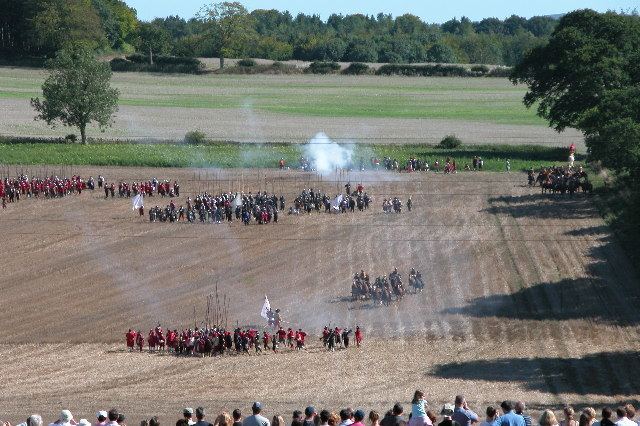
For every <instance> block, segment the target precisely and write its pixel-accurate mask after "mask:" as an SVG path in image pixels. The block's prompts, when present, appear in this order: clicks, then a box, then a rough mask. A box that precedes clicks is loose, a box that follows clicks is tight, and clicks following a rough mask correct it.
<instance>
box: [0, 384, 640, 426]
mask: <svg viewBox="0 0 640 426" xmlns="http://www.w3.org/2000/svg"><path fill="white" fill-rule="evenodd" d="M438 411H439V412H438ZM436 412H438V414H436ZM635 417H636V410H635V407H634V406H633V405H632V404H627V405H624V406H619V407H617V408H616V409H615V419H614V411H613V410H612V409H611V408H609V407H605V408H603V409H602V411H601V413H600V416H599V419H598V415H597V413H596V410H595V409H593V408H591V407H588V408H585V409H584V410H582V412H581V413H580V414H579V415H578V414H577V413H576V412H575V411H574V410H573V408H571V407H570V406H565V407H564V409H563V413H562V419H561V420H560V421H559V420H558V419H557V417H556V415H555V413H554V412H553V411H552V410H548V409H547V410H544V411H543V412H542V413H541V415H540V417H539V419H538V421H537V422H536V423H535V424H536V425H539V426H638V425H639V424H640V421H636V420H635ZM213 420H214V422H213V423H210V422H209V421H208V420H206V411H205V409H204V408H203V407H198V408H196V409H195V410H194V409H192V408H189V407H187V408H184V410H183V411H182V416H181V417H180V418H179V419H178V421H177V422H176V426H287V424H290V425H291V426H436V425H437V426H472V425H478V426H532V425H534V420H533V419H532V417H531V416H530V415H529V414H528V413H527V410H526V405H525V403H524V402H522V401H518V402H511V401H503V402H502V403H501V404H500V407H498V408H497V407H493V406H489V407H487V408H486V410H485V415H484V416H481V415H478V414H476V413H475V412H473V411H472V410H471V409H470V408H469V406H468V404H467V400H466V398H465V397H464V396H463V395H458V396H456V397H455V402H454V403H453V404H445V405H444V406H443V407H442V408H441V409H440V410H436V411H434V410H432V409H429V407H428V405H427V401H426V400H425V398H424V393H423V392H421V391H416V392H415V394H414V397H413V400H412V402H411V411H410V413H408V415H406V416H405V412H404V408H403V406H402V404H400V403H396V404H395V405H394V406H393V407H392V408H391V409H390V410H389V411H387V412H386V413H384V415H382V416H381V415H380V414H379V413H378V412H376V411H369V413H368V414H366V413H365V411H364V410H362V409H355V410H354V409H352V408H343V409H341V410H340V411H338V412H334V411H330V410H321V411H320V412H317V411H316V409H315V407H313V406H308V407H307V408H305V409H304V411H300V410H295V411H293V413H292V418H291V421H290V422H289V421H285V419H284V417H283V416H281V415H280V414H275V415H274V416H273V417H272V418H271V420H269V419H268V418H267V417H265V416H264V413H263V406H262V404H261V403H260V402H254V403H253V405H252V406H251V415H249V416H246V417H245V416H244V415H243V413H242V412H241V410H240V409H235V410H233V411H232V412H231V414H229V413H228V412H226V411H223V412H221V413H219V414H218V415H217V416H216V417H215V419H213ZM125 422H126V417H125V416H124V414H123V413H121V412H119V411H118V410H117V409H115V408H114V409H111V410H109V411H108V412H106V411H98V413H97V414H96V419H95V420H94V421H93V422H90V421H88V420H86V419H80V420H79V421H76V420H75V419H74V417H73V415H72V414H71V412H70V411H69V410H63V411H62V412H61V413H60V416H59V418H58V419H57V420H55V421H54V422H53V423H50V424H49V426H76V425H77V426H126V423H125ZM43 425H44V423H43V420H42V417H41V416H39V415H38V414H33V415H31V416H29V418H27V420H26V422H24V423H20V424H19V425H17V426H43ZM0 426H11V424H10V423H9V422H3V421H0ZM140 426H160V421H159V420H158V418H157V417H152V418H150V419H144V420H142V421H141V422H140Z"/></svg>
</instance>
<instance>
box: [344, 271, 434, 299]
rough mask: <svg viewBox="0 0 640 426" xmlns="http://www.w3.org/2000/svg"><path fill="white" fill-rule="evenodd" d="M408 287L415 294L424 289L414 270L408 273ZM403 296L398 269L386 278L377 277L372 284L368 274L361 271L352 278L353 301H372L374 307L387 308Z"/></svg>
mask: <svg viewBox="0 0 640 426" xmlns="http://www.w3.org/2000/svg"><path fill="white" fill-rule="evenodd" d="M409 287H411V288H413V290H414V292H415V293H418V292H422V290H423V289H424V281H423V280H422V274H420V272H419V271H416V270H415V269H414V268H411V271H410V272H409ZM405 294H406V289H405V287H404V285H403V283H402V275H401V274H400V272H398V268H394V269H393V271H392V272H391V273H390V274H389V276H388V278H387V276H385V275H383V276H380V277H377V278H376V279H375V281H374V282H373V284H372V283H371V281H370V279H369V274H367V273H365V272H364V270H361V271H360V273H357V274H355V275H354V276H353V282H352V283H351V298H352V300H354V301H356V300H373V303H374V305H384V306H389V305H390V304H391V302H393V301H394V300H395V301H400V300H402V298H403V297H404V295H405Z"/></svg>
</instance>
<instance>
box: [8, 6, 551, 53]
mask: <svg viewBox="0 0 640 426" xmlns="http://www.w3.org/2000/svg"><path fill="white" fill-rule="evenodd" d="M0 10H2V11H3V12H2V14H1V15H0V53H1V54H2V55H3V56H9V57H11V56H14V57H20V56H23V57H24V56H29V57H50V56H51V55H52V54H53V53H55V52H56V51H58V50H59V49H60V48H61V47H63V45H65V44H66V43H69V42H77V41H81V42H85V43H86V44H88V45H89V46H90V47H91V48H93V49H95V50H96V51H97V52H102V53H109V52H125V53H131V52H133V51H135V50H138V51H141V52H143V53H145V54H148V53H153V54H169V55H175V56H186V57H220V56H223V57H255V58H265V59H272V60H279V61H282V60H288V59H300V60H309V61H311V60H323V61H351V62H390V63H414V62H449V63H451V62H458V63H487V64H503V65H515V64H516V63H518V62H519V61H520V60H521V59H522V57H523V55H524V54H525V52H527V51H529V50H531V49H532V48H534V47H536V46H541V45H543V44H545V43H546V42H547V41H548V39H549V37H550V35H551V33H552V32H553V30H554V28H555V27H556V25H557V21H556V19H554V18H552V17H542V16H538V17H533V18H530V19H525V18H522V17H518V16H515V15H514V16H511V17H509V18H506V19H498V18H486V19H483V20H481V21H478V22H472V21H471V20H469V19H468V18H466V17H462V18H460V19H456V18H454V19H451V20H449V21H447V22H445V23H443V24H430V23H426V22H424V21H423V20H421V19H420V18H419V17H417V16H414V15H410V14H406V15H402V16H397V17H395V18H394V17H392V16H391V15H387V14H382V13H381V14H378V15H377V16H366V15H360V14H355V15H347V16H343V15H331V16H330V17H329V18H328V19H327V20H326V21H323V20H322V19H320V18H319V17H318V16H314V15H304V14H299V15H297V16H293V15H291V14H290V13H289V12H280V11H277V10H262V9H260V10H254V11H252V12H248V11H247V10H246V9H245V8H244V7H243V6H242V5H241V4H240V3H235V2H234V3H217V4H215V3H214V4H209V5H204V6H203V9H202V11H201V12H200V13H199V14H198V16H196V17H194V18H191V19H188V20H186V19H184V18H181V17H178V16H169V17H166V18H158V19H154V20H153V21H152V22H141V21H139V20H138V18H137V16H136V11H135V10H134V9H132V8H130V7H129V6H128V5H127V4H126V3H125V2H124V1H122V0H20V1H15V0H0Z"/></svg>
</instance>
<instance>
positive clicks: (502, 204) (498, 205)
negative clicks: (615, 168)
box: [483, 193, 599, 220]
mask: <svg viewBox="0 0 640 426" xmlns="http://www.w3.org/2000/svg"><path fill="white" fill-rule="evenodd" d="M587 197H588V196H587V195H585V194H577V193H576V194H574V195H573V196H570V195H569V194H528V195H521V196H499V197H492V198H489V200H488V201H489V203H490V204H492V205H491V207H488V208H486V209H484V210H483V211H484V212H487V213H490V214H493V215H508V216H511V217H514V218H525V217H526V218H533V219H556V220H564V219H592V218H593V219H595V218H598V217H599V215H598V210H597V209H596V208H595V206H593V204H591V203H590V202H589V201H588V198H587Z"/></svg>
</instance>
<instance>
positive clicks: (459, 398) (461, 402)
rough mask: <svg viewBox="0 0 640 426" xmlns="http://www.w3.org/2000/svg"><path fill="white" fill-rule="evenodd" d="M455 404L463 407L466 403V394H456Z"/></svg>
mask: <svg viewBox="0 0 640 426" xmlns="http://www.w3.org/2000/svg"><path fill="white" fill-rule="evenodd" d="M455 405H456V407H462V406H463V405H464V395H456V401H455Z"/></svg>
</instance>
